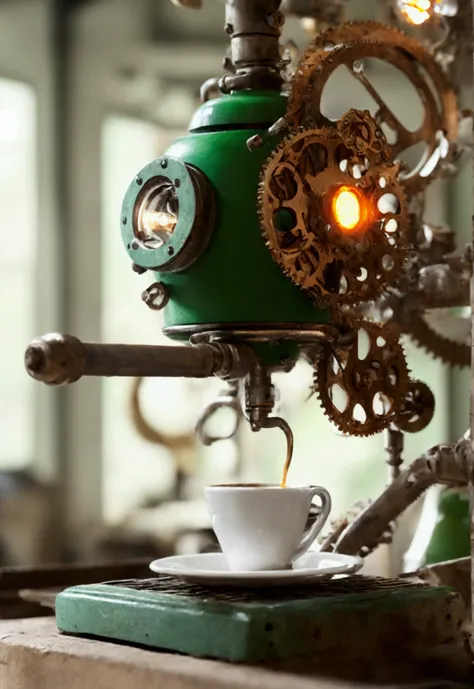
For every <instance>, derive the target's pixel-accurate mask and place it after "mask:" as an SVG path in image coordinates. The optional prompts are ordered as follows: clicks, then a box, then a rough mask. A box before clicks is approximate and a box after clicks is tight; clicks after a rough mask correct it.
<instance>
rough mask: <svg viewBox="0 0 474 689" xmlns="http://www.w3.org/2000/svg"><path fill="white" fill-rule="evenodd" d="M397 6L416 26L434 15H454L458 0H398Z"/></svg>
mask: <svg viewBox="0 0 474 689" xmlns="http://www.w3.org/2000/svg"><path fill="white" fill-rule="evenodd" d="M397 6H398V9H399V11H400V14H401V15H402V16H403V18H404V19H406V21H407V22H409V23H410V24H414V25H415V26H420V25H421V24H424V23H425V22H427V21H428V20H429V19H431V17H433V16H434V15H440V16H443V17H454V15H455V14H456V13H457V11H458V3H457V0H397Z"/></svg>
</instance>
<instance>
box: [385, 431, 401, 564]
mask: <svg viewBox="0 0 474 689" xmlns="http://www.w3.org/2000/svg"><path fill="white" fill-rule="evenodd" d="M403 448H404V435H403V433H402V431H400V430H399V429H398V428H397V427H396V426H394V425H390V426H389V427H388V428H387V429H386V431H385V452H386V463H387V466H388V469H389V475H388V478H389V481H390V483H392V482H393V481H395V480H396V479H397V478H398V477H399V476H400V473H401V471H400V467H401V466H402V464H403V457H402V453H403ZM397 546H398V541H397V524H395V525H394V535H393V539H392V541H391V543H390V544H389V545H388V550H387V559H388V567H389V573H390V575H391V576H394V575H397V574H398V572H399V568H400V557H399V552H398V551H399V547H397Z"/></svg>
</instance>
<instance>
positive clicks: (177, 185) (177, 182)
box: [174, 179, 181, 187]
mask: <svg viewBox="0 0 474 689" xmlns="http://www.w3.org/2000/svg"><path fill="white" fill-rule="evenodd" d="M174 186H175V187H180V186H181V180H180V179H175V181H174Z"/></svg>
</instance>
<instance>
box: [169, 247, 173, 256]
mask: <svg viewBox="0 0 474 689" xmlns="http://www.w3.org/2000/svg"><path fill="white" fill-rule="evenodd" d="M173 254H174V249H173V247H172V246H169V247H168V255H169V256H172V255H173Z"/></svg>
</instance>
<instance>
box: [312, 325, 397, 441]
mask: <svg viewBox="0 0 474 689" xmlns="http://www.w3.org/2000/svg"><path fill="white" fill-rule="evenodd" d="M361 335H362V336H365V338H366V340H367V339H368V348H367V352H366V353H365V352H364V351H363V349H364V348H363V344H364V343H363V341H362V342H361ZM365 344H367V343H365ZM409 383H410V378H409V372H408V368H407V364H406V361H405V355H404V353H403V349H402V347H401V346H400V344H399V343H398V339H397V337H396V335H394V334H393V332H392V331H391V330H390V328H388V327H383V326H381V325H378V324H375V323H369V322H361V323H359V329H358V331H357V332H356V333H355V338H354V341H353V343H352V345H351V346H349V347H348V348H347V349H344V350H340V351H337V352H336V351H334V350H331V349H330V348H329V347H328V348H326V349H325V351H324V352H323V353H322V355H321V356H320V358H319V360H318V361H317V363H316V367H315V387H316V391H317V394H318V397H319V400H320V402H321V405H322V407H323V410H324V413H325V414H326V415H327V416H328V417H329V419H330V420H331V421H332V423H334V425H335V426H336V427H337V428H338V429H339V430H340V431H342V432H343V433H348V434H350V435H358V436H364V435H372V434H373V433H378V432H380V431H382V430H384V429H385V428H387V426H388V425H389V424H390V423H391V422H392V421H393V420H394V419H395V418H396V417H397V416H398V414H399V413H400V409H401V406H402V405H403V403H404V401H405V396H406V394H407V390H408V387H409Z"/></svg>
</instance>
